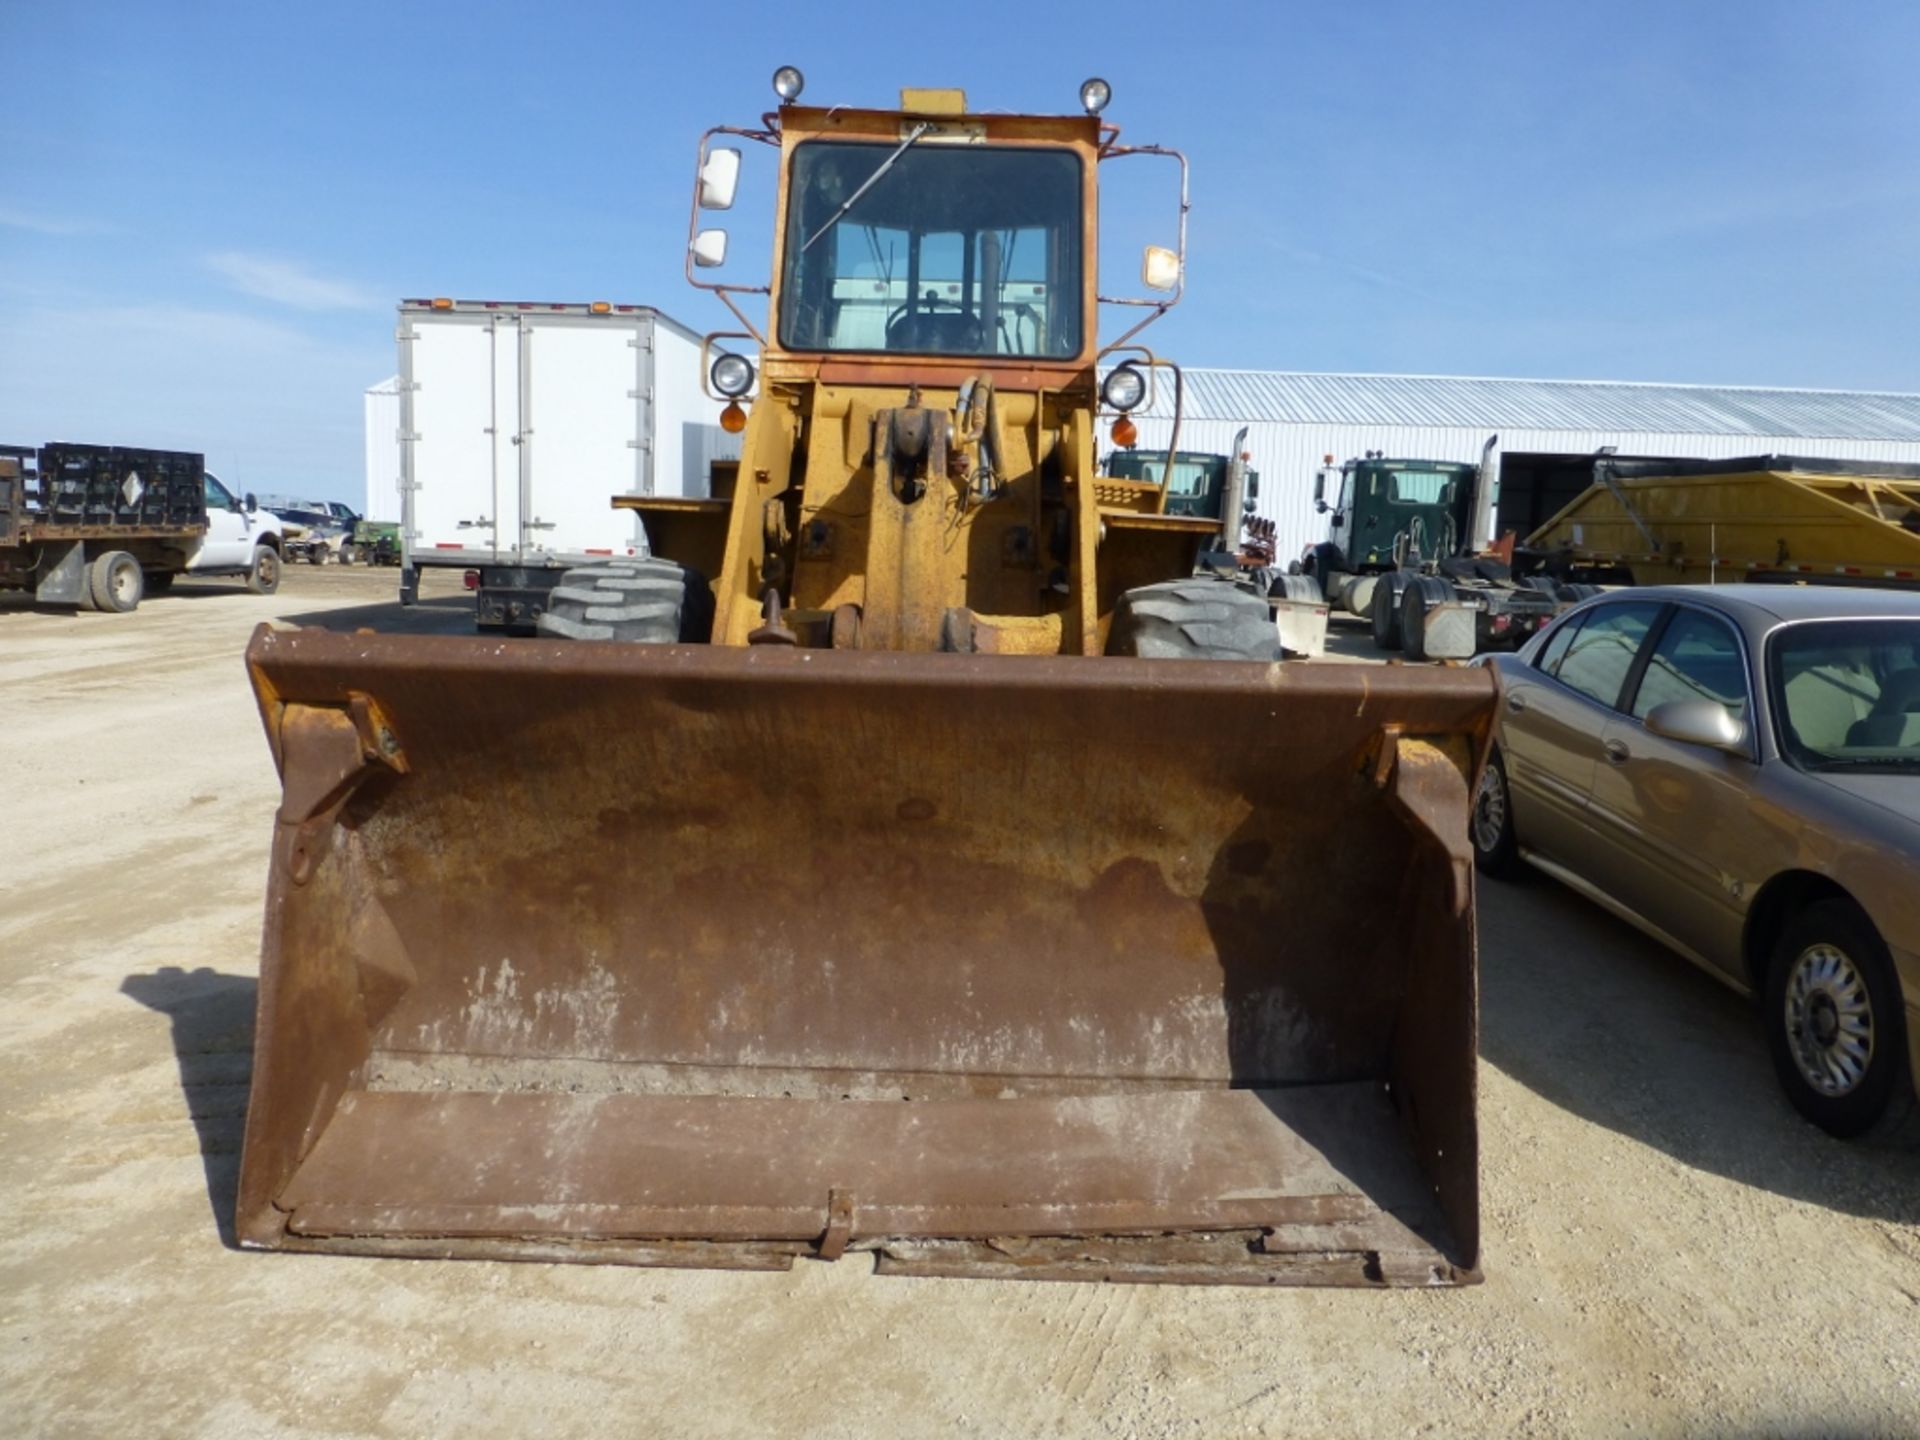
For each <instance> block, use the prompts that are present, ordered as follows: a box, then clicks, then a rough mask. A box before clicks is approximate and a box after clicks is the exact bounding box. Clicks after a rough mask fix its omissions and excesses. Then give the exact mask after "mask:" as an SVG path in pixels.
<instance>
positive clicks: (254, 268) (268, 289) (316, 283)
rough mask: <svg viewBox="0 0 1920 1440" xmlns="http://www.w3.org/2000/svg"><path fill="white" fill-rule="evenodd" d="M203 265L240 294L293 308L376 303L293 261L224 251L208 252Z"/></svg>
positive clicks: (372, 306) (347, 285) (350, 307)
mask: <svg viewBox="0 0 1920 1440" xmlns="http://www.w3.org/2000/svg"><path fill="white" fill-rule="evenodd" d="M207 265H208V267H209V268H210V269H212V270H214V271H215V272H216V273H218V274H220V275H222V276H224V277H225V278H226V280H227V283H228V284H230V285H232V286H233V288H234V289H236V290H238V291H240V292H241V293H242V294H244V295H254V296H257V297H259V298H260V299H262V300H271V301H273V302H274V303H275V304H277V305H288V306H291V307H292V308H294V309H296V310H372V309H377V308H378V307H379V305H380V301H379V300H378V299H377V298H376V297H375V296H374V295H372V294H371V293H370V292H368V291H366V290H363V289H361V288H360V287H359V286H358V285H354V284H352V283H350V282H348V281H345V280H331V279H328V278H327V277H326V276H324V275H316V274H315V273H314V272H313V271H311V270H309V269H308V268H307V267H306V266H304V265H301V264H299V263H298V262H297V261H292V260H275V259H271V258H269V257H267V256H264V255H247V254H243V253H241V252H240V251H238V250H224V251H222V252H220V253H219V254H217V255H209V256H208V257H207Z"/></svg>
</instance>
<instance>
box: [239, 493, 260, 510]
mask: <svg viewBox="0 0 1920 1440" xmlns="http://www.w3.org/2000/svg"><path fill="white" fill-rule="evenodd" d="M240 508H241V509H242V510H244V511H246V512H247V514H249V515H251V514H253V512H254V511H256V510H258V509H259V508H260V502H259V501H258V500H256V499H254V496H253V492H252V491H251V490H249V491H248V492H247V498H246V499H244V500H242V501H241V502H240Z"/></svg>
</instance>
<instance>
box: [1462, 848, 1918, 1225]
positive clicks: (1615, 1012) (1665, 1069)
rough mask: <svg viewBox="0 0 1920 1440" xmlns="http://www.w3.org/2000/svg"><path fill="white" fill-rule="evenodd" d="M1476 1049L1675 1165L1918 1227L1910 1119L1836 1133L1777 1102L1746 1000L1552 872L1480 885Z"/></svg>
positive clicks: (1780, 1097) (1914, 1126) (1780, 1098)
mask: <svg viewBox="0 0 1920 1440" xmlns="http://www.w3.org/2000/svg"><path fill="white" fill-rule="evenodd" d="M1479 895H1480V904H1479V916H1480V978H1481V994H1480V1006H1481V1009H1480V1053H1481V1056H1482V1057H1483V1058H1484V1059H1485V1060H1486V1061H1488V1062H1489V1063H1490V1064H1492V1065H1494V1066H1496V1067H1497V1068H1498V1069H1500V1070H1502V1071H1503V1072H1505V1073H1506V1074H1507V1075H1510V1076H1512V1077H1513V1078H1514V1079H1515V1080H1518V1081H1519V1082H1520V1083H1521V1084H1523V1085H1525V1086H1526V1087H1527V1088H1528V1089H1530V1090H1533V1091H1534V1092H1535V1093H1536V1094H1539V1095H1541V1096H1543V1097H1545V1098H1546V1099H1548V1100H1551V1101H1552V1102H1553V1103H1554V1104H1556V1105H1559V1106H1561V1107H1562V1108H1563V1109H1566V1110H1569V1111H1571V1112H1573V1113H1574V1114H1576V1115H1580V1116H1582V1117H1583V1118H1585V1119H1587V1120H1590V1121H1592V1122H1593V1123H1595V1124H1597V1125H1604V1126H1606V1127H1607V1128H1608V1129H1609V1130H1615V1131H1618V1132H1619V1133H1621V1134H1623V1135H1629V1136H1631V1137H1633V1138H1634V1139H1637V1140H1639V1141H1641V1142H1643V1143H1645V1144H1647V1145H1651V1146H1653V1147H1654V1148H1655V1149H1658V1150H1661V1151H1663V1152H1665V1153H1666V1154H1668V1155H1670V1156H1672V1157H1673V1158H1674V1159H1676V1160H1678V1161H1680V1162H1681V1163H1683V1164H1686V1165H1690V1166H1693V1167H1695V1168H1697V1169H1701V1170H1706V1171H1710V1172H1712V1173H1714V1174H1718V1175H1724V1176H1726V1177H1727V1178H1729V1179H1733V1180H1738V1181H1740V1182H1741V1183H1743V1184H1747V1185H1752V1186H1755V1187H1757V1188H1759V1189H1763V1190H1770V1191H1772V1192H1774V1193H1775V1194H1778V1195H1784V1196H1787V1197H1789V1198H1792V1199H1796V1200H1804V1201H1808V1202H1810V1203H1813V1204H1816V1205H1822V1206H1825V1207H1827V1208H1829V1209H1833V1210H1838V1211H1841V1212H1844V1213H1846V1214H1850V1215H1858V1216H1863V1217H1868V1218H1873V1219H1880V1220H1893V1221H1897V1222H1899V1223H1902V1224H1907V1225H1914V1224H1920V1142H1916V1138H1915V1136H1916V1131H1920V1117H1916V1116H1909V1118H1908V1121H1907V1123H1906V1124H1905V1125H1904V1126H1902V1127H1900V1129H1899V1130H1897V1131H1896V1132H1895V1133H1894V1134H1893V1135H1892V1136H1891V1137H1889V1138H1887V1139H1883V1140H1866V1141H1843V1140H1836V1139H1834V1138H1832V1137H1831V1136H1829V1135H1827V1134H1825V1133H1824V1132H1822V1131H1820V1130H1819V1129H1817V1128H1815V1127H1814V1126H1813V1125H1810V1124H1809V1123H1807V1122H1806V1121H1805V1120H1803V1119H1801V1118H1800V1115H1799V1113H1798V1112H1797V1111H1795V1110H1794V1109H1793V1108H1792V1107H1791V1106H1790V1105H1789V1104H1788V1102H1787V1099H1786V1097H1785V1095H1784V1094H1783V1093H1782V1091H1781V1089H1780V1086H1779V1082H1778V1080H1777V1079H1776V1078H1775V1076H1774V1073H1773V1066H1772V1063H1771V1061H1770V1059H1769V1057H1768V1054H1767V1047H1766V1042H1765V1040H1764V1038H1763V1037H1762V1035H1761V1031H1760V1023H1759V1019H1758V1017H1757V1016H1756V1015H1755V1013H1754V1010H1753V1006H1752V1005H1751V1003H1750V1002H1748V1001H1747V1000H1745V999H1743V998H1742V997H1741V996H1739V995H1737V994H1735V993H1734V992H1733V991H1732V990H1729V989H1728V988H1726V987H1725V986H1724V985H1722V984H1720V983H1719V982H1718V981H1717V980H1715V979H1713V978H1712V977H1711V976H1709V975H1707V974H1706V973H1705V972H1703V971H1701V970H1699V969H1698V968H1696V967H1695V966H1693V965H1691V964H1689V963H1688V962H1687V961H1685V960H1683V959H1681V958H1680V957H1679V956H1677V955H1675V954H1674V953H1673V952H1671V951H1669V950H1667V949H1666V948H1665V947H1664V946H1662V945H1660V944H1658V943H1656V942H1655V941H1653V940H1651V939H1649V938H1647V937H1646V936H1644V935H1642V934H1641V933H1640V932H1639V931H1637V930H1635V929H1634V928H1633V927H1632V926H1630V925H1628V924H1626V923H1625V922H1624V921H1621V920H1617V919H1615V918H1614V917H1613V916H1612V915H1611V914H1609V913H1608V912H1606V911H1604V910H1602V909H1601V908H1600V907H1599V906H1597V905H1594V904H1592V903H1591V902H1590V901H1588V900H1586V899H1584V898H1583V897H1581V896H1579V895H1576V894H1574V893H1573V892H1572V891H1570V890H1568V889H1566V888H1565V887H1564V886H1562V885H1559V884H1557V883H1555V882H1553V881H1552V880H1549V879H1548V878H1547V877H1545V876H1542V875H1537V874H1528V875H1526V876H1525V877H1524V878H1523V879H1521V880H1518V881H1507V882H1501V881H1489V880H1485V879H1482V880H1481V881H1480V887H1479Z"/></svg>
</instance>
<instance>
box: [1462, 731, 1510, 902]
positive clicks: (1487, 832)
mask: <svg viewBox="0 0 1920 1440" xmlns="http://www.w3.org/2000/svg"><path fill="white" fill-rule="evenodd" d="M1467 829H1468V833H1469V835H1470V836H1471V838H1472V840H1473V863H1474V868H1475V869H1477V870H1479V871H1480V873H1481V874H1483V875H1491V876H1494V877H1495V878H1496V879H1501V880H1508V879H1513V878H1515V877H1517V876H1518V875H1519V874H1520V870H1521V866H1520V843H1519V841H1518V840H1516V839H1515V838H1514V833H1513V794H1512V792H1511V791H1510V790H1509V789H1508V788H1507V766H1506V762H1505V761H1503V760H1502V759H1501V758H1500V751H1499V748H1498V747H1497V746H1496V747H1495V748H1494V751H1493V753H1492V754H1490V755H1489V756H1487V768H1486V769H1485V770H1483V771H1482V772H1481V773H1480V788H1479V789H1478V790H1476V791H1475V792H1474V796H1473V815H1472V818H1471V819H1470V820H1469V822H1468V825H1467Z"/></svg>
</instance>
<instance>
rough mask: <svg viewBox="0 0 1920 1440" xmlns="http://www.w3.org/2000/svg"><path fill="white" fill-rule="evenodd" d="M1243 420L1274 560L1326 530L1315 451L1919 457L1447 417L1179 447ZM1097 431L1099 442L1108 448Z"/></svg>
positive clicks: (1875, 443)
mask: <svg viewBox="0 0 1920 1440" xmlns="http://www.w3.org/2000/svg"><path fill="white" fill-rule="evenodd" d="M1138 424H1139V429H1140V440H1139V448H1141V449H1143V450H1153V449H1164V448H1166V445H1167V441H1168V433H1169V431H1170V430H1171V429H1172V422H1171V420H1168V419H1157V418H1154V417H1151V416H1148V417H1145V418H1142V419H1140V420H1139V422H1138ZM1242 425H1248V426H1249V427H1250V433H1249V434H1248V436H1247V450H1248V451H1249V452H1250V453H1251V454H1252V456H1253V460H1252V465H1253V468H1254V469H1255V470H1257V471H1259V472H1260V498H1259V500H1258V502H1257V507H1258V510H1259V513H1260V514H1262V515H1264V516H1266V517H1267V518H1269V519H1271V520H1272V521H1274V522H1275V525H1276V526H1277V527H1278V549H1277V554H1278V555H1279V557H1280V559H1282V560H1283V561H1284V560H1289V559H1293V558H1295V557H1297V556H1298V555H1299V554H1300V553H1301V552H1302V551H1303V550H1305V549H1306V547H1307V546H1308V545H1309V544H1312V543H1313V542H1314V541H1317V540H1322V539H1324V538H1326V519H1325V517H1324V516H1321V515H1319V514H1316V513H1315V511H1314V508H1313V476H1314V472H1315V471H1317V470H1319V469H1320V468H1321V462H1322V458H1323V457H1324V456H1327V455H1331V456H1333V457H1334V463H1335V465H1338V464H1339V463H1340V462H1341V461H1342V460H1347V459H1350V458H1352V457H1354V456H1356V455H1360V454H1362V453H1364V452H1365V451H1368V450H1384V451H1386V453H1387V454H1388V455H1390V456H1395V457H1398V458H1401V459H1419V460H1461V461H1466V462H1468V463H1478V462H1479V459H1480V454H1481V447H1482V446H1484V445H1485V444H1486V443H1487V437H1488V436H1489V435H1492V434H1495V433H1496V432H1497V433H1498V434H1499V436H1500V449H1501V451H1502V452H1503V453H1515V454H1519V453H1526V452H1538V453H1543V454H1553V455H1590V454H1592V453H1593V452H1594V451H1595V450H1598V449H1599V448H1600V447H1601V446H1603V445H1613V446H1616V447H1618V449H1619V451H1620V453H1621V454H1623V455H1659V456H1669V457H1676V458H1679V457H1684V458H1689V459H1701V460H1722V459H1731V458H1733V457H1734V456H1738V455H1768V454H1773V455H1807V456H1819V457H1822V458H1825V459H1833V460H1892V461H1898V462H1903V463H1907V464H1920V441H1914V440H1841V439H1831V438H1829V439H1814V438H1810V437H1807V436H1796V435H1697V434H1695V435H1688V434H1665V433H1660V432H1656V431H1647V430H1536V429H1506V428H1501V427H1489V428H1467V427H1464V426H1446V425H1365V424H1349V423H1333V422H1329V423H1324V424H1320V423H1299V422H1291V421H1287V422H1282V421H1272V420H1265V421H1262V420H1255V419H1253V418H1251V417H1249V418H1248V419H1244V420H1236V419H1218V418H1208V419H1189V420H1186V421H1184V422H1183V423H1182V424H1181V427H1180V448H1181V449H1182V450H1199V451H1206V452H1211V453H1214V454H1225V453H1226V451H1227V447H1228V446H1230V445H1231V444H1232V443H1233V437H1234V433H1235V432H1236V431H1237V430H1239V428H1240V427H1241V426H1242ZM1105 445H1106V442H1105V437H1104V435H1103V436H1102V450H1103V453H1104V450H1105Z"/></svg>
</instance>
